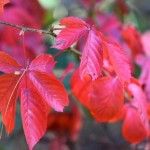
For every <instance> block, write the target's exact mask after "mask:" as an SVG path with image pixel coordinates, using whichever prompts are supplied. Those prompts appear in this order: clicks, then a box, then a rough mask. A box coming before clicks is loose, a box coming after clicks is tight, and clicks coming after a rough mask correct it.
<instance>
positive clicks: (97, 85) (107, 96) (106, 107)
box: [88, 77, 124, 122]
mask: <svg viewBox="0 0 150 150" xmlns="http://www.w3.org/2000/svg"><path fill="white" fill-rule="evenodd" d="M123 92H124V90H123V87H122V85H121V83H120V81H119V80H118V78H111V77H102V78H98V79H97V80H95V81H94V82H92V84H91V86H90V90H89V93H88V95H89V106H90V112H91V113H92V115H93V116H94V117H95V118H96V119H97V120H98V121H100V122H106V121H109V120H111V119H112V118H114V117H115V116H116V115H117V114H118V113H119V111H120V110H121V109H122V107H123V103H124V95H123Z"/></svg>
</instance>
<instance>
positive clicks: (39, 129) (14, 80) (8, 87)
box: [0, 52, 68, 150]
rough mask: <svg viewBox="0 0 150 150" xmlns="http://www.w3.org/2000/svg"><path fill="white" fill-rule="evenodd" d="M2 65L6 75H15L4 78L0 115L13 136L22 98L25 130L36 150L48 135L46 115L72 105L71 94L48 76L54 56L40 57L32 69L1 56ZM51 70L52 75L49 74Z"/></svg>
mask: <svg viewBox="0 0 150 150" xmlns="http://www.w3.org/2000/svg"><path fill="white" fill-rule="evenodd" d="M0 63H1V64H0V67H1V68H0V69H1V70H2V71H4V72H6V73H7V72H8V73H9V72H12V74H5V75H2V76H0V83H1V85H0V99H1V101H0V112H2V119H3V123H4V125H5V127H6V130H7V133H8V134H9V133H10V132H12V130H13V128H14V125H15V111H16V110H15V102H16V100H17V96H18V95H20V94H21V99H20V100H21V113H22V118H23V126H24V131H25V134H26V140H27V143H28V144H29V147H30V150H32V148H33V146H34V145H35V144H36V143H37V142H38V140H39V139H40V138H41V137H42V136H43V134H44V133H45V130H46V124H47V120H46V115H47V112H48V111H49V109H50V107H53V108H54V109H55V110H57V111H62V110H63V108H64V106H66V105H68V96H67V93H66V91H65V88H64V86H63V85H62V84H61V83H60V82H59V80H57V79H56V77H55V76H54V75H52V74H46V73H47V72H51V71H52V69H53V67H54V65H55V62H54V60H53V58H52V57H51V56H50V55H46V54H45V55H44V54H43V55H40V56H39V57H37V58H35V60H33V61H32V62H31V64H30V65H29V68H28V66H27V67H26V68H24V67H22V66H21V65H19V64H18V63H17V61H15V60H14V59H13V58H12V57H10V56H9V55H7V54H5V53H2V52H1V53H0ZM5 67H7V69H5ZM18 68H19V69H18ZM48 68H49V69H50V71H47V69H48ZM43 72H46V73H45V74H44V73H43ZM29 77H30V78H29ZM30 79H31V81H32V82H33V83H32V82H31V81H30ZM34 86H35V87H34ZM48 105H49V107H48ZM43 115H45V116H43ZM37 116H38V117H37ZM41 116H42V117H43V118H42V117H41ZM43 123H44V124H43ZM31 126H32V127H33V128H31Z"/></svg>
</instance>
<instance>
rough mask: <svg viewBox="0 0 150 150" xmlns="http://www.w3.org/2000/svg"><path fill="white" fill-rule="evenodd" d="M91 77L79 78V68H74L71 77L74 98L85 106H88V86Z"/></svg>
mask: <svg viewBox="0 0 150 150" xmlns="http://www.w3.org/2000/svg"><path fill="white" fill-rule="evenodd" d="M91 81H92V79H91V77H90V76H89V75H87V76H84V80H81V79H80V75H79V70H76V71H75V72H74V73H73V75H72V77H71V81H70V82H71V90H72V92H73V94H74V95H75V96H76V98H77V99H78V100H79V101H80V102H81V103H82V104H83V105H84V106H86V107H87V108H89V107H90V106H89V96H88V93H89V86H90V84H91Z"/></svg>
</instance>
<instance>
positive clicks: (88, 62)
mask: <svg viewBox="0 0 150 150" xmlns="http://www.w3.org/2000/svg"><path fill="white" fill-rule="evenodd" d="M102 65H103V51H102V41H101V39H100V38H99V36H98V35H97V34H96V29H94V27H93V29H92V30H90V31H89V34H88V37H87V41H86V43H85V46H84V50H83V54H82V58H81V63H80V68H79V71H80V76H81V79H83V76H84V74H90V75H91V76H92V79H93V80H95V79H97V78H98V77H99V76H100V74H101V69H102Z"/></svg>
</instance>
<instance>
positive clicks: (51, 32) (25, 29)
mask: <svg viewBox="0 0 150 150" xmlns="http://www.w3.org/2000/svg"><path fill="white" fill-rule="evenodd" d="M0 24H3V25H7V26H11V27H14V28H17V29H19V30H21V32H20V34H22V32H23V33H24V32H26V31H27V32H37V33H39V34H49V35H51V36H53V37H56V36H57V35H56V34H55V33H53V30H55V28H51V29H50V30H41V29H35V28H28V27H23V26H19V25H16V24H13V23H10V22H5V21H2V20H0ZM56 29H57V28H56ZM67 50H69V51H72V52H74V53H75V54H77V55H79V56H81V55H82V54H81V53H80V52H79V51H78V50H76V49H75V48H72V47H69V48H67Z"/></svg>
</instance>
